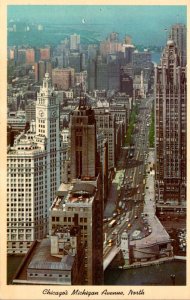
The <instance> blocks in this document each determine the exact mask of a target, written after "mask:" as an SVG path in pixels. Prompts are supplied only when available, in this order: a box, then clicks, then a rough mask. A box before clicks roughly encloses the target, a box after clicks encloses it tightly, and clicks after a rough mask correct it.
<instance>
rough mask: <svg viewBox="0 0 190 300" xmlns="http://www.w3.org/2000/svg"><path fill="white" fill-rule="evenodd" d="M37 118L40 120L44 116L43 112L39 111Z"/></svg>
mask: <svg viewBox="0 0 190 300" xmlns="http://www.w3.org/2000/svg"><path fill="white" fill-rule="evenodd" d="M39 116H40V117H41V118H42V117H43V116H44V112H43V110H40V111H39Z"/></svg>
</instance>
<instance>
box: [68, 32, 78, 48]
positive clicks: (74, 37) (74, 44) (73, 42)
mask: <svg viewBox="0 0 190 300" xmlns="http://www.w3.org/2000/svg"><path fill="white" fill-rule="evenodd" d="M79 46H80V35H79V34H76V33H74V34H72V35H70V50H79Z"/></svg>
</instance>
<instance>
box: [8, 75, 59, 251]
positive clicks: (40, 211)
mask: <svg viewBox="0 0 190 300" xmlns="http://www.w3.org/2000/svg"><path fill="white" fill-rule="evenodd" d="M49 80H50V79H49V77H48V74H46V77H45V79H44V81H43V86H42V87H41V88H40V91H39V93H38V95H37V103H36V122H35V121H32V122H31V125H30V130H29V131H28V132H26V133H24V132H22V133H21V134H20V135H19V136H18V137H17V138H16V139H15V141H14V145H13V147H9V148H8V154H7V241H8V253H21V252H23V253H24V252H26V251H27V250H28V248H29V247H30V245H31V243H32V242H33V241H34V240H35V239H41V238H43V237H44V236H45V235H46V234H47V229H48V217H49V210H48V209H49V207H50V205H51V201H52V199H53V198H54V196H55V193H56V190H57V189H58V187H59V185H60V178H61V161H62V152H61V145H60V143H61V142H60V132H59V104H58V102H57V99H56V96H55V92H54V90H53V88H52V87H51V85H50V82H49Z"/></svg>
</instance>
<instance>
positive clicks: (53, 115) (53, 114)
mask: <svg viewBox="0 0 190 300" xmlns="http://www.w3.org/2000/svg"><path fill="white" fill-rule="evenodd" d="M51 116H52V117H53V118H55V117H56V111H55V110H53V111H52V112H51Z"/></svg>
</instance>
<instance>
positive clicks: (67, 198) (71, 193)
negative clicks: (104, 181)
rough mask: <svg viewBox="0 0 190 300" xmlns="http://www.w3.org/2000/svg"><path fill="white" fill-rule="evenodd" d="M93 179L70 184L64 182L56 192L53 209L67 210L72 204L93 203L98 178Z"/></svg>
mask: <svg viewBox="0 0 190 300" xmlns="http://www.w3.org/2000/svg"><path fill="white" fill-rule="evenodd" d="M91 179H92V180H89V181H85V180H77V181H75V182H73V183H72V184H69V185H67V184H64V183H62V184H61V185H60V187H59V190H58V191H57V192H56V198H55V200H54V201H53V204H52V206H51V210H66V207H67V206H70V205H74V206H76V205H80V204H81V206H86V205H87V206H88V205H91V204H92V201H93V199H94V196H95V193H96V186H97V178H91ZM93 179H94V180H93Z"/></svg>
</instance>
